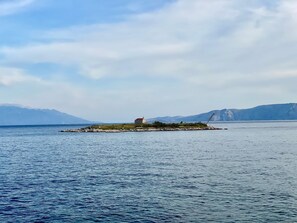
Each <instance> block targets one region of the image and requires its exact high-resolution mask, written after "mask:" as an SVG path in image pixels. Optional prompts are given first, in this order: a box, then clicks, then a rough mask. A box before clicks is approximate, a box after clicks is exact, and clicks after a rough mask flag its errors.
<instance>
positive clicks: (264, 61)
mask: <svg viewBox="0 0 297 223" xmlns="http://www.w3.org/2000/svg"><path fill="white" fill-rule="evenodd" d="M296 28H297V2H296V1H292V0H249V1H247V0H212V1H205V0H158V1H157V0H156V1H154V0H63V1H54V0H0V103H13V104H22V105H25V106H30V107H36V108H54V109H58V110H60V111H64V112H67V113H70V114H74V115H77V116H80V117H83V118H86V119H90V120H98V121H106V122H115V121H132V120H133V119H134V118H135V117H138V116H145V117H155V116H163V115H190V114H197V113H201V112H205V111H208V110H211V109H220V108H226V107H228V108H246V107H252V106H256V105H259V104H270V103H285V102H296V93H297V92H296V87H295V83H296V81H297V62H296V61H295V58H297V57H296V56H297V55H296V54H297V49H295V48H297V29H296Z"/></svg>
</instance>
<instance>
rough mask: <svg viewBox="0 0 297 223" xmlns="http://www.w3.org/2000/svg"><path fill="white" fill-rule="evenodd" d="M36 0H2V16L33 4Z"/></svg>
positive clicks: (0, 13) (0, 12) (0, 14)
mask: <svg viewBox="0 0 297 223" xmlns="http://www.w3.org/2000/svg"><path fill="white" fill-rule="evenodd" d="M34 1H35V0H2V1H0V16H5V15H9V14H13V13H16V12H18V11H19V10H21V9H23V8H25V7H27V6H29V5H31V4H32V3H33V2H34Z"/></svg>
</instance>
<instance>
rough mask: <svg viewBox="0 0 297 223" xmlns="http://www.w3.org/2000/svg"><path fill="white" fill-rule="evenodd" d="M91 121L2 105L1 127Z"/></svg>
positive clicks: (43, 110) (47, 110) (0, 107)
mask: <svg viewBox="0 0 297 223" xmlns="http://www.w3.org/2000/svg"><path fill="white" fill-rule="evenodd" d="M86 123H90V121H87V120H84V119H81V118H78V117H75V116H72V115H68V114H66V113H62V112H59V111H56V110H50V109H31V108H26V107H21V106H17V105H0V125H54V124H86Z"/></svg>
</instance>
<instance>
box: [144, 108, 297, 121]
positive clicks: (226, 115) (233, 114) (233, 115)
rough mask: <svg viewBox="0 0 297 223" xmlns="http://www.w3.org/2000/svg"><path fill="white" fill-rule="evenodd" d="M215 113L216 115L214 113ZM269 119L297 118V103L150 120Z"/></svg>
mask: <svg viewBox="0 0 297 223" xmlns="http://www.w3.org/2000/svg"><path fill="white" fill-rule="evenodd" d="M213 114H214V115H213ZM212 115H213V117H212V119H211V121H260V120H263V121H268V120H297V104H296V103H290V104H273V105H261V106H257V107H254V108H249V109H222V110H213V111H210V112H207V113H203V114H198V115H191V116H174V117H170V116H167V117H157V118H152V119H149V120H148V121H149V122H154V121H160V122H166V123H169V122H201V121H207V120H209V118H210V117H211V116H212Z"/></svg>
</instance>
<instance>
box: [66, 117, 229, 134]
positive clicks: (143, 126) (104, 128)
mask: <svg viewBox="0 0 297 223" xmlns="http://www.w3.org/2000/svg"><path fill="white" fill-rule="evenodd" d="M198 130H224V129H222V128H215V127H212V126H209V125H207V124H204V123H201V122H199V123H183V122H180V123H162V122H158V121H156V122H154V123H151V124H149V123H139V119H138V122H135V123H127V124H104V125H92V126H89V127H85V128H80V129H68V130H62V132H103V133H118V132H159V131H198Z"/></svg>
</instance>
